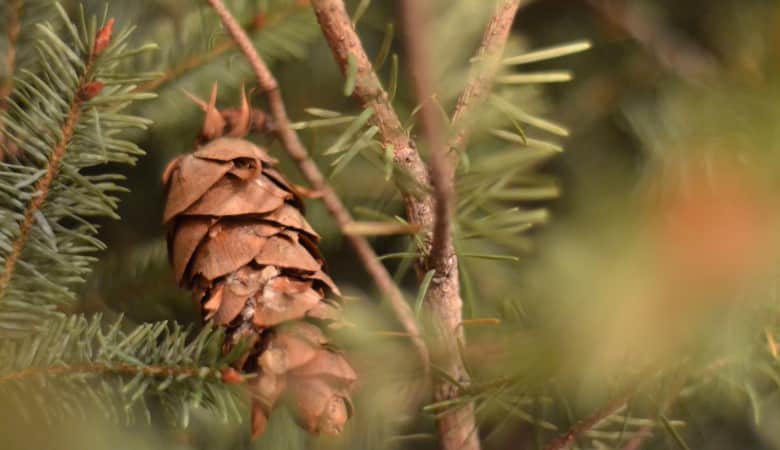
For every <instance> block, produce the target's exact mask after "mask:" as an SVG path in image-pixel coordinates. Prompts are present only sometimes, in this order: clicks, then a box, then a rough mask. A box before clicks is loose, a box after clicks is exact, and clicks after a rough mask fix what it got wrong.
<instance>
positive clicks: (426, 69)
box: [401, 0, 457, 272]
mask: <svg viewBox="0 0 780 450" xmlns="http://www.w3.org/2000/svg"><path fill="white" fill-rule="evenodd" d="M426 6H427V5H426V4H425V3H424V2H423V3H422V4H421V2H418V1H415V0H404V1H402V3H401V9H402V12H403V21H404V44H405V45H404V47H405V49H406V54H407V59H408V65H407V72H408V73H409V75H410V77H411V78H412V85H413V87H414V91H415V96H416V97H417V101H418V102H419V103H420V105H421V109H420V122H421V125H422V130H423V134H424V136H425V140H426V142H427V143H428V146H429V147H430V151H431V157H430V163H429V167H428V174H429V178H430V181H431V187H432V189H433V197H434V208H435V210H434V223H433V232H432V236H431V249H430V254H429V255H428V260H429V261H430V262H431V264H430V268H431V269H434V270H436V272H441V271H442V270H443V269H444V264H446V261H448V260H449V259H450V258H452V257H453V256H454V252H452V251H451V249H452V248H453V245H452V224H451V221H452V214H453V211H452V209H453V203H454V202H455V189H454V186H453V182H454V176H453V175H454V170H453V168H452V166H453V162H451V161H450V159H449V158H448V157H447V149H446V148H445V146H444V133H443V124H442V123H441V122H442V120H441V114H439V112H438V111H437V108H436V106H435V105H434V103H433V101H432V97H433V95H434V88H433V80H432V79H431V74H432V73H433V71H432V70H431V67H430V62H431V59H432V56H433V55H432V54H431V51H430V49H429V48H428V42H429V39H430V38H431V36H429V35H427V34H426V33H425V29H426V27H425V23H426V21H427V20H428V19H429V17H430V16H429V15H428V12H427V11H426V9H427V8H426ZM428 6H429V5H428ZM448 253H449V254H448ZM455 264H457V262H455ZM455 271H456V272H457V268H456V270H455Z"/></svg>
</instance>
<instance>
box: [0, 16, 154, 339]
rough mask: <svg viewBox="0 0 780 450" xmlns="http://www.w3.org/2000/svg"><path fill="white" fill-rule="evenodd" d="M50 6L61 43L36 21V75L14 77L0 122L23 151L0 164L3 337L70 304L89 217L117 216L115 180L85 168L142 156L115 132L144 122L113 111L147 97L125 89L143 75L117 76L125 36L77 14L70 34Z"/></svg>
mask: <svg viewBox="0 0 780 450" xmlns="http://www.w3.org/2000/svg"><path fill="white" fill-rule="evenodd" d="M52 9H53V11H54V12H56V13H57V14H58V15H59V16H60V17H59V19H60V20H61V22H63V23H65V24H66V26H65V29H68V30H70V33H68V37H69V38H70V39H69V40H68V41H65V40H63V39H61V38H60V37H59V36H58V35H57V32H56V31H55V30H56V25H55V24H54V23H52V22H49V21H42V22H40V23H38V24H37V29H38V30H39V32H40V33H39V35H38V38H37V39H35V40H32V42H31V43H32V44H33V45H34V50H35V51H36V53H37V54H36V56H37V58H38V60H37V61H39V64H36V65H35V66H34V67H35V68H36V69H37V71H32V70H25V71H23V72H22V73H21V76H18V77H17V78H16V81H15V86H14V92H13V93H12V95H11V96H10V97H9V98H7V99H6V102H7V103H6V106H7V108H8V111H7V112H6V113H4V114H3V115H2V117H1V119H2V122H3V124H4V127H5V129H4V138H5V139H6V140H7V142H6V144H7V145H6V147H11V146H14V147H15V148H19V149H21V150H22V152H21V153H20V155H19V157H18V158H16V159H15V160H14V161H9V162H2V163H0V178H2V179H3V183H2V186H0V261H1V262H0V334H3V335H4V336H5V335H14V336H23V335H26V334H29V333H30V332H32V331H34V330H36V327H37V326H39V325H41V324H42V322H43V321H44V320H45V319H47V318H51V317H53V316H58V315H59V312H58V310H57V307H58V306H59V305H62V304H64V303H66V302H67V301H70V300H73V299H75V297H76V295H75V292H74V290H73V289H72V286H73V285H75V284H77V283H79V282H83V281H84V277H85V276H86V274H88V273H89V270H90V266H91V263H92V262H94V260H95V258H94V257H93V256H91V255H90V254H89V253H91V252H94V251H97V250H100V249H103V248H104V247H105V246H104V244H103V243H102V242H101V241H100V240H98V239H97V238H96V237H95V234H96V233H97V226H96V225H94V224H93V223H92V222H91V221H90V220H89V219H88V218H91V217H112V218H117V217H118V216H117V214H116V208H117V204H118V199H117V198H116V196H115V195H114V194H115V193H116V192H121V191H123V190H124V188H122V187H121V186H119V185H117V184H116V181H118V180H121V179H122V176H121V175H117V174H112V173H105V171H102V170H101V171H95V170H92V171H89V170H87V169H89V168H93V167H95V166H97V165H101V166H105V164H106V163H111V162H116V163H125V164H132V163H134V162H135V160H136V157H137V156H138V155H141V154H143V151H142V150H141V149H139V148H138V147H137V146H136V145H135V144H133V143H132V142H129V141H127V140H126V139H123V138H122V137H121V136H119V134H120V133H122V132H123V131H125V130H128V129H133V128H135V129H144V128H146V127H147V126H148V124H149V121H148V120H146V119H143V118H140V117H136V116H132V115H127V114H122V113H121V110H122V109H123V108H124V107H126V106H127V105H129V104H130V103H131V102H132V101H134V100H141V99H148V98H150V97H153V95H151V94H137V93H132V92H131V91H132V89H133V88H134V86H133V85H132V84H131V83H133V82H135V81H137V80H139V79H140V80H145V79H147V77H146V75H145V74H139V73H132V74H122V73H120V72H119V70H118V65H119V64H120V62H121V60H122V58H123V57H124V56H125V55H127V54H129V52H132V51H133V50H129V49H128V48H127V45H126V41H127V39H128V37H129V31H122V32H120V33H118V34H117V36H116V37H115V38H114V39H112V30H113V19H110V20H108V21H107V22H106V24H105V26H104V27H103V28H101V29H100V30H95V28H94V26H95V25H90V26H87V25H86V23H87V22H88V21H87V19H86V18H85V17H82V20H81V21H80V22H81V24H83V25H82V26H81V30H79V26H78V25H76V24H74V23H73V21H72V20H71V19H70V18H69V17H68V16H67V13H66V11H65V10H64V9H63V8H62V6H60V5H59V4H57V3H55V4H54V7H53V8H52ZM24 31H25V30H22V32H24ZM25 41H26V40H25ZM30 50H31V49H30ZM19 51H20V53H18V54H19V55H22V54H23V53H21V52H22V51H28V49H27V48H26V47H24V46H23V47H20V48H19ZM140 51H144V49H143V48H142V49H141V50H140ZM17 59H18V58H17Z"/></svg>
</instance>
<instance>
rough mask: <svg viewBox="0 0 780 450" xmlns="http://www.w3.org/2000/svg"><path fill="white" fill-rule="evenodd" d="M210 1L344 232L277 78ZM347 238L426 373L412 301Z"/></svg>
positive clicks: (345, 217) (288, 145) (367, 251)
mask: <svg viewBox="0 0 780 450" xmlns="http://www.w3.org/2000/svg"><path fill="white" fill-rule="evenodd" d="M208 1H209V4H210V5H211V6H212V7H213V8H214V10H215V11H216V12H217V14H218V15H219V17H220V19H221V20H222V23H223V24H224V26H225V28H226V29H227V30H228V32H229V33H230V35H231V36H232V37H233V39H234V40H235V41H236V43H237V44H238V46H239V48H240V49H241V51H242V52H243V54H244V56H246V58H247V60H248V61H249V64H250V66H251V67H252V71H253V72H254V73H255V76H256V77H257V82H258V84H259V85H260V87H261V89H262V90H263V91H265V92H266V93H267V95H268V105H269V109H270V112H271V115H272V116H273V118H274V124H275V127H276V130H277V133H278V135H279V139H280V140H281V142H282V145H283V146H284V148H285V149H286V150H287V152H288V153H289V154H290V156H291V157H292V158H293V159H294V160H295V161H296V163H297V164H298V167H299V169H300V171H301V173H302V174H303V175H304V176H305V177H306V179H307V180H309V183H311V185H312V187H314V189H316V190H317V191H319V192H321V193H322V200H323V202H324V203H325V206H326V208H327V209H328V211H329V212H330V214H331V215H332V216H333V218H334V219H336V222H337V223H338V225H339V227H340V229H341V230H342V232H344V230H346V229H348V228H349V226H350V225H351V224H352V222H353V221H352V217H351V216H350V214H349V211H347V209H346V207H345V206H344V204H343V203H341V200H340V199H339V197H338V195H337V194H336V192H335V191H334V190H333V188H332V187H330V185H328V184H327V183H326V181H325V178H324V177H323V176H322V173H320V170H319V168H318V167H317V165H316V164H315V163H314V161H312V160H311V158H309V154H308V152H307V150H306V148H305V147H304V146H303V143H302V142H301V141H300V139H299V138H298V135H297V133H296V132H295V130H294V129H293V128H292V126H291V123H290V119H289V118H288V117H287V111H286V109H285V106H284V100H283V99H282V94H281V92H280V91H279V86H278V83H277V82H276V79H275V78H274V76H273V74H272V73H271V71H270V70H269V69H268V67H267V66H266V65H265V63H264V62H263V60H262V58H261V57H260V55H259V54H258V53H257V51H256V50H255V48H254V47H253V46H252V43H251V41H250V40H249V37H248V36H247V34H246V32H244V30H243V29H242V28H241V26H240V25H239V24H238V23H237V22H236V20H235V19H234V18H233V16H232V15H231V14H230V12H229V11H228V10H227V8H226V7H225V5H224V4H223V3H222V0H208ZM345 239H347V241H348V242H349V243H350V245H352V248H353V249H354V250H355V253H357V255H358V257H359V258H360V260H361V261H362V262H363V265H364V266H365V268H366V271H367V272H368V273H369V275H371V277H372V278H373V279H374V282H375V283H376V285H377V287H378V288H379V290H380V292H381V293H382V295H383V296H384V297H386V298H387V300H388V301H389V302H390V305H391V307H392V308H393V311H394V312H395V314H396V317H397V318H398V321H399V322H400V323H401V325H402V326H403V327H404V329H405V330H406V331H407V332H408V333H409V334H410V336H411V339H412V343H413V345H414V347H415V350H416V351H417V354H418V357H419V358H420V362H421V364H422V367H423V368H424V370H425V372H426V373H427V372H428V371H429V355H428V348H427V347H426V345H425V342H424V341H423V340H422V337H421V335H420V330H419V327H418V326H417V322H416V320H415V318H414V314H413V313H412V310H411V308H410V307H409V304H408V303H407V302H406V300H405V299H404V297H403V294H402V293H401V291H400V290H399V289H398V286H396V285H395V283H394V282H393V279H392V277H391V276H390V274H389V273H388V272H387V269H386V268H385V267H384V266H383V265H382V263H381V262H380V261H379V260H378V259H377V256H376V253H374V250H373V249H372V248H371V246H370V245H369V243H368V242H367V241H366V240H365V239H364V238H362V237H360V236H356V235H353V234H348V233H345Z"/></svg>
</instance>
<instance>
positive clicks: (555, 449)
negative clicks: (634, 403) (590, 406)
mask: <svg viewBox="0 0 780 450" xmlns="http://www.w3.org/2000/svg"><path fill="white" fill-rule="evenodd" d="M633 395H634V389H631V390H629V391H628V392H627V393H624V394H622V395H620V396H618V397H616V398H614V399H612V400H611V401H610V402H609V403H607V404H606V405H604V406H603V407H601V408H599V409H598V410H596V411H595V412H594V413H593V414H591V415H590V416H588V417H586V418H584V419H582V420H580V421H579V422H577V423H576V424H574V426H573V427H572V428H571V429H569V430H568V431H567V432H565V433H563V434H562V435H560V436H558V437H557V438H555V439H553V440H552V441H550V443H549V444H547V446H546V447H544V450H567V449H569V448H571V446H572V444H574V443H575V442H576V441H577V439H579V438H580V437H581V436H583V435H584V434H585V433H587V432H588V431H590V430H592V429H593V428H594V427H596V426H598V424H600V423H601V422H602V421H603V420H604V419H606V418H607V417H609V416H611V415H613V414H615V413H617V412H618V411H620V410H621V409H622V408H623V407H624V406H626V404H627V403H628V401H629V399H630V398H631V397H632V396H633Z"/></svg>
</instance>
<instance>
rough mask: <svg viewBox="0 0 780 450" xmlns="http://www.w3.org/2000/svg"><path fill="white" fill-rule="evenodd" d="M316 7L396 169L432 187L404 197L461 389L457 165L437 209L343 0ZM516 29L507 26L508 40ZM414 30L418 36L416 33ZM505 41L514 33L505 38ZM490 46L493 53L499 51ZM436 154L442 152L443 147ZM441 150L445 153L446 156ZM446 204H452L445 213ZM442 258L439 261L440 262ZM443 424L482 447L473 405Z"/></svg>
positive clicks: (445, 388)
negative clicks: (453, 211) (454, 218)
mask: <svg viewBox="0 0 780 450" xmlns="http://www.w3.org/2000/svg"><path fill="white" fill-rule="evenodd" d="M507 3H508V4H510V5H511V4H513V3H515V2H514V1H512V2H502V6H506V4H507ZM312 5H313V7H314V12H315V14H316V15H317V20H318V21H319V23H320V27H321V28H322V31H323V34H324V35H325V39H326V41H327V42H328V44H329V46H330V47H331V50H332V51H333V54H334V57H335V59H336V62H337V63H338V65H339V66H340V68H341V70H342V72H343V73H345V74H346V73H347V71H348V70H349V67H350V66H352V64H350V62H352V63H353V64H354V67H356V73H355V74H354V77H355V89H354V96H355V98H357V99H358V100H359V101H360V103H361V105H362V106H363V108H370V109H371V110H373V112H374V116H373V117H372V120H373V124H374V125H376V126H377V128H378V129H379V135H380V138H381V140H382V141H383V142H382V143H383V144H384V145H385V146H389V147H391V148H392V149H393V151H394V161H395V162H396V164H397V165H398V166H399V167H400V168H401V169H403V170H405V171H406V172H407V173H409V174H410V175H411V177H412V178H413V179H414V180H415V181H416V182H417V184H418V185H420V186H422V187H423V188H424V192H423V193H422V194H420V193H415V192H409V191H404V192H403V194H404V200H405V203H406V209H407V216H408V218H409V220H410V221H411V222H412V223H416V224H419V225H420V226H421V228H422V229H423V230H424V232H425V240H424V244H425V245H424V246H423V248H422V249H421V251H422V255H423V258H422V259H421V260H420V261H418V264H417V271H418V274H420V275H421V274H424V273H426V272H427V271H428V270H431V269H435V270H436V271H435V274H434V277H433V279H432V282H431V285H430V287H429V289H428V292H427V295H426V299H425V305H426V308H427V310H428V312H429V316H430V319H431V328H432V331H433V333H432V337H433V338H434V339H435V343H436V344H437V345H436V348H437V351H438V353H437V365H438V366H440V368H441V369H442V370H443V371H445V372H446V373H447V374H448V375H449V376H451V377H452V378H454V379H456V380H458V382H459V383H460V384H461V385H468V383H469V375H468V372H467V371H466V368H465V365H464V363H463V361H462V357H461V355H460V349H461V348H462V347H463V346H464V345H465V342H464V335H463V330H462V327H461V323H462V320H461V319H462V305H463V302H462V299H461V297H460V284H459V279H458V270H457V257H456V255H455V252H454V249H453V248H452V245H451V232H450V230H449V229H450V228H451V225H450V224H449V217H450V214H449V212H448V211H447V209H446V208H447V203H448V202H449V201H450V200H451V199H452V198H453V196H452V195H450V194H449V193H448V191H447V189H448V186H450V184H449V183H451V182H452V179H453V170H454V169H453V167H454V165H453V164H447V163H445V164H441V163H440V162H436V161H434V162H433V166H434V170H433V175H434V176H435V177H436V180H435V183H434V186H433V188H434V196H438V197H439V198H440V199H443V201H440V202H439V205H440V208H439V209H438V210H435V209H434V196H432V195H430V194H429V193H428V187H429V186H431V181H432V180H431V178H430V176H429V172H428V170H427V167H426V166H425V164H424V163H423V162H422V160H421V158H420V156H419V153H418V152H417V150H416V146H415V144H414V142H412V141H411V139H410V138H409V136H407V134H406V132H405V130H404V129H403V127H402V126H401V122H400V120H399V119H398V116H397V114H396V113H395V111H394V110H393V108H392V106H391V105H390V103H389V97H388V95H387V93H386V92H385V91H384V89H383V88H382V86H381V83H380V82H379V79H378V77H377V75H376V73H375V72H374V70H373V68H372V65H371V62H370V60H369V59H368V56H367V55H366V53H365V50H364V49H363V46H362V42H361V41H360V38H359V37H358V36H357V33H356V32H355V29H354V26H353V25H352V23H351V21H350V18H349V15H348V14H347V11H346V8H345V6H344V3H343V1H341V0H313V1H312ZM516 9H517V8H499V10H498V14H499V17H494V18H493V19H492V20H491V22H490V25H489V26H488V34H490V35H495V36H496V37H495V38H491V39H489V40H488V42H490V43H492V42H493V39H498V38H500V37H501V36H502V35H501V34H500V33H493V32H492V31H491V30H492V29H494V28H495V27H496V25H495V22H499V23H501V24H503V23H505V22H506V18H507V16H509V20H508V24H509V25H511V22H512V19H513V18H514V12H516ZM510 13H511V14H510ZM509 25H507V36H508V26H509ZM412 27H419V25H417V26H414V25H412ZM407 31H411V32H413V33H414V32H415V31H416V30H407ZM505 39H506V36H504V40H505ZM415 45H416V44H415ZM501 47H503V45H501ZM489 48H491V49H492V48H493V47H492V46H491V47H489ZM410 50H411V51H412V52H415V51H416V49H414V48H412V49H410ZM418 58H419V57H418ZM350 75H353V74H350ZM418 75H419V74H418ZM423 76H425V75H423ZM424 83H425V82H424ZM427 89H428V88H427V87H426V86H424V85H423V86H422V89H418V95H420V96H421V97H422V98H420V101H421V102H423V104H425V103H427V102H426V100H427V98H426V95H425V93H423V94H420V92H419V91H423V92H425V91H426V90H427ZM424 125H425V126H426V127H427V128H428V130H426V133H427V132H429V131H430V126H431V125H430V124H424ZM434 126H435V125H434ZM434 136H435V130H434ZM436 139H437V138H436V137H433V138H432V140H434V141H435V140H436ZM434 146H436V144H434ZM438 147H439V148H443V147H442V146H441V144H438ZM433 153H434V154H435V153H436V150H434V151H433ZM441 153H442V154H443V153H444V151H442V152H441ZM444 157H445V159H446V158H447V155H444ZM434 159H435V157H434ZM448 180H449V181H448ZM402 189H403V186H402ZM437 190H438V191H439V192H438V194H437V193H436V191H437ZM441 206H444V207H443V208H442V207H441ZM437 223H438V227H439V230H438V231H436V233H440V236H441V237H440V238H439V239H440V241H439V242H441V243H440V244H439V243H437V247H438V248H439V249H440V250H437V251H436V252H432V251H431V247H432V245H433V242H434V238H433V235H434V233H435V232H434V228H435V227H436V226H437V225H436V224H437ZM445 236H446V237H445ZM448 240H449V241H448ZM434 256H435V258H436V259H435V260H433V259H432V257H434ZM458 395H459V393H458V387H456V386H454V385H452V384H451V383H449V382H448V381H446V380H436V384H435V385H434V400H435V401H446V400H451V399H454V398H457V397H458ZM437 425H438V428H439V434H440V437H441V441H442V442H441V443H442V447H443V448H444V449H448V450H449V449H459V450H460V449H478V448H479V440H478V437H477V434H476V432H475V431H476V429H475V421H474V412H473V406H472V405H471V404H468V403H467V404H466V405H465V406H464V407H462V408H457V409H453V410H451V411H449V412H448V413H446V414H442V415H440V416H439V417H438V421H437Z"/></svg>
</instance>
